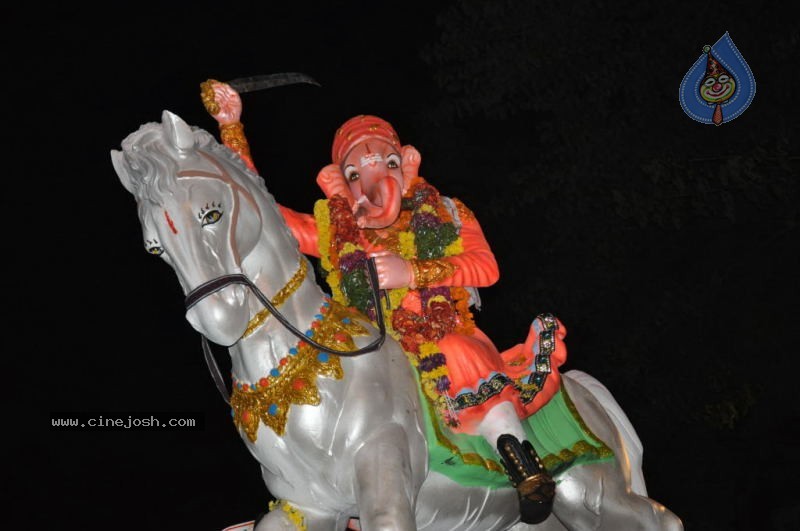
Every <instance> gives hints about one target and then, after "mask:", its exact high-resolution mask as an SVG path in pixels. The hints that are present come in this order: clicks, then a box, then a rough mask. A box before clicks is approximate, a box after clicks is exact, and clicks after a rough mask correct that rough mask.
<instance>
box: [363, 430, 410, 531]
mask: <svg viewBox="0 0 800 531" xmlns="http://www.w3.org/2000/svg"><path fill="white" fill-rule="evenodd" d="M355 468H356V470H355V476H356V501H357V503H358V511H359V517H360V523H361V528H362V529H369V530H370V531H414V530H416V519H415V516H414V499H415V495H416V493H415V492H414V485H413V482H412V480H411V464H410V459H409V452H408V438H407V436H406V433H405V431H404V430H403V429H402V428H401V427H400V426H399V425H398V424H394V423H392V424H387V425H385V426H383V427H382V428H381V429H380V431H378V432H376V433H374V434H373V435H372V436H370V437H369V438H368V439H367V440H366V441H365V442H364V445H363V446H362V448H361V449H360V450H359V451H358V453H356V455H355Z"/></svg>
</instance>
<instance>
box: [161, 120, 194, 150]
mask: <svg viewBox="0 0 800 531" xmlns="http://www.w3.org/2000/svg"><path fill="white" fill-rule="evenodd" d="M161 123H162V126H163V127H164V133H165V135H166V137H167V139H168V140H169V142H170V144H172V146H173V147H175V148H176V149H178V150H180V151H188V150H190V149H192V148H193V147H194V133H193V132H192V128H191V127H189V125H188V124H187V123H186V122H184V121H183V120H182V119H181V118H180V116H178V115H177V114H173V113H171V112H169V111H164V112H163V113H161Z"/></svg>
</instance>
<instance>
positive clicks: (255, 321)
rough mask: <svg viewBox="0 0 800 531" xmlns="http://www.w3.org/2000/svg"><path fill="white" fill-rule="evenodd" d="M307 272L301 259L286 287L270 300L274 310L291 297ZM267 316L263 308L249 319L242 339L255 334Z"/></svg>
mask: <svg viewBox="0 0 800 531" xmlns="http://www.w3.org/2000/svg"><path fill="white" fill-rule="evenodd" d="M307 272H308V262H307V261H306V260H305V259H303V258H301V259H300V267H299V268H298V269H297V271H296V272H295V274H294V275H292V278H290V279H289V281H288V282H287V283H286V285H285V286H283V287H282V288H281V289H280V290H278V293H276V294H275V296H274V297H273V298H272V304H274V305H275V307H276V308H278V307H280V305H281V304H283V303H284V302H286V299H288V298H289V297H291V295H292V293H294V292H295V291H297V288H299V287H300V284H302V283H303V281H304V280H305V278H306V273H307ZM269 315H270V314H269V310H268V309H266V308H264V309H263V310H261V311H260V312H258V313H257V314H256V315H255V316H253V318H252V319H250V322H249V323H247V328H246V329H245V331H244V334H242V338H245V337H247V336H249V335H250V334H252V333H253V332H255V331H256V329H257V328H258V327H259V326H261V325H262V324H264V321H266V320H267V317H269Z"/></svg>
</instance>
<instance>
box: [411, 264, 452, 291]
mask: <svg viewBox="0 0 800 531" xmlns="http://www.w3.org/2000/svg"><path fill="white" fill-rule="evenodd" d="M411 268H412V269H413V270H414V284H415V285H416V287H418V288H425V287H427V286H430V285H432V284H436V283H437V282H441V281H442V280H444V279H446V278H448V277H450V276H452V275H453V273H455V272H456V266H455V265H453V264H451V263H450V262H448V261H447V260H444V259H433V260H411Z"/></svg>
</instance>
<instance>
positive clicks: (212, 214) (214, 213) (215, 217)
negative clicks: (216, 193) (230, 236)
mask: <svg viewBox="0 0 800 531" xmlns="http://www.w3.org/2000/svg"><path fill="white" fill-rule="evenodd" d="M220 219H222V212H220V211H219V210H209V211H208V212H206V214H205V216H203V221H202V225H203V227H205V226H206V225H213V224H214V223H216V222H217V221H219V220H220Z"/></svg>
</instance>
